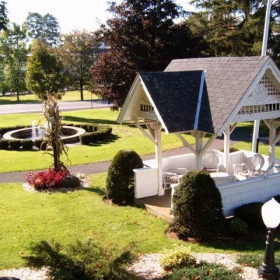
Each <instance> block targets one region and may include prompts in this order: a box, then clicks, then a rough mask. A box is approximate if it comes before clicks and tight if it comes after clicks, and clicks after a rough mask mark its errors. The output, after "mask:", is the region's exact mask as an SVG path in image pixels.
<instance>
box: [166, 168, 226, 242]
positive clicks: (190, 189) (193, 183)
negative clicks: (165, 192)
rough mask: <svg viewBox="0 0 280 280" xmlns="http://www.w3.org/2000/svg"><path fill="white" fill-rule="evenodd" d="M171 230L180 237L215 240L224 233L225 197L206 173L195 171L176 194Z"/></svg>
mask: <svg viewBox="0 0 280 280" xmlns="http://www.w3.org/2000/svg"><path fill="white" fill-rule="evenodd" d="M173 214H174V221H173V223H172V224H171V228H173V230H175V231H177V232H178V233H179V236H180V237H189V236H190V237H195V238H198V239H206V238H211V237H212V238H213V237H214V236H217V234H220V233H221V232H223V229H224V225H225V219H224V215H223V209H222V198H221V194H220V192H219V190H218V189H217V187H216V185H215V182H214V180H213V179H212V178H211V177H210V175H209V173H208V172H205V171H191V172H188V173H187V174H186V175H185V176H184V177H183V181H182V183H181V184H180V185H179V186H178V187H177V188H176V191H175V193H174V195H173Z"/></svg>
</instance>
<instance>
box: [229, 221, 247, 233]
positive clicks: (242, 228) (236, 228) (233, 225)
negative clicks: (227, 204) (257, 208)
mask: <svg viewBox="0 0 280 280" xmlns="http://www.w3.org/2000/svg"><path fill="white" fill-rule="evenodd" d="M229 229H230V232H231V233H233V234H237V235H241V236H242V235H243V236H244V235H248V234H249V230H248V225H247V224H246V223H245V222H244V221H242V220H241V219H240V218H233V219H232V220H231V221H230V222H229Z"/></svg>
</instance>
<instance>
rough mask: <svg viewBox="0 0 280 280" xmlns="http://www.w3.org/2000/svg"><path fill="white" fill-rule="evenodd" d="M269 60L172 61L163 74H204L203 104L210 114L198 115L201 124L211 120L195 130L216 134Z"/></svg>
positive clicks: (219, 58) (211, 59) (200, 59)
mask: <svg viewBox="0 0 280 280" xmlns="http://www.w3.org/2000/svg"><path fill="white" fill-rule="evenodd" d="M268 60H269V57H268V56H258V57H210V58H193V59H177V60H176V59H175V60H172V61H171V63H170V64H169V65H168V66H167V68H166V69H165V72H178V71H197V70H198V71H199V70H200V71H201V70H206V78H205V81H206V89H204V92H203V98H204V99H203V102H204V105H206V102H208V105H209V107H210V113H209V112H205V111H203V110H201V114H202V115H203V114H205V116H204V121H206V119H207V118H208V117H210V119H209V120H208V121H207V124H205V127H204V128H202V127H201V128H198V130H202V131H205V132H210V133H215V134H218V133H221V131H220V129H221V127H222V126H223V124H224V123H225V122H226V121H227V119H228V117H229V116H230V115H231V113H232V112H233V110H234V108H235V107H236V106H237V104H238V103H239V102H240V100H241V98H242V96H243V95H244V94H245V93H246V91H247V90H248V89H249V87H250V85H251V84H252V82H253V81H254V79H255V78H256V76H257V75H258V73H259V72H260V70H261V69H262V67H263V66H264V65H265V63H266V62H267V61H268ZM205 94H206V95H207V96H204V95H205ZM192 98H193V97H192ZM174 99H175V98H174ZM206 99H207V100H206ZM175 102H178V100H177V101H175ZM181 102H182V100H181ZM178 121H180V119H178ZM181 121H183V119H182V120H181ZM199 124H200V125H202V124H201V122H199Z"/></svg>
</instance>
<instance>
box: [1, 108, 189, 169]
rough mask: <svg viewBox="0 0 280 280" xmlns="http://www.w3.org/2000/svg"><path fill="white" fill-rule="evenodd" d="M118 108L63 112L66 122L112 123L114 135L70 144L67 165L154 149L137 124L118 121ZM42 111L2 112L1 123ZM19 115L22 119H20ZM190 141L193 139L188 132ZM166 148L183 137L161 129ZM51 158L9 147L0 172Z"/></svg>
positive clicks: (44, 164)
mask: <svg viewBox="0 0 280 280" xmlns="http://www.w3.org/2000/svg"><path fill="white" fill-rule="evenodd" d="M118 114H119V112H113V111H111V110H110V109H100V110H84V111H76V112H64V113H62V114H61V115H62V116H63V122H65V123H67V122H71V123H84V122H87V123H102V124H108V125H110V126H111V127H112V129H113V131H112V135H111V137H110V138H109V139H107V140H106V141H105V142H101V143H98V144H96V145H93V146H85V145H79V146H71V147H70V148H69V151H68V155H69V159H70V161H71V162H70V163H67V162H66V165H78V164H88V163H93V162H101V161H108V160H112V158H113V156H114V155H115V154H116V153H117V152H118V151H119V150H121V149H127V148H129V149H133V150H135V151H136V152H137V153H138V154H140V155H145V154H152V153H154V152H155V148H154V144H153V143H152V142H151V141H150V140H149V139H147V138H146V137H144V136H143V135H142V133H141V132H140V130H139V129H137V128H136V127H135V126H128V125H120V124H117V123H116V119H117V116H118ZM39 118H40V114H22V115H20V118H19V115H17V114H14V115H10V114H9V115H1V122H0V127H1V126H2V127H3V126H13V125H18V124H19V123H20V124H23V125H28V124H31V122H32V120H38V119H39ZM19 119H20V122H19ZM188 139H189V141H193V138H192V137H191V136H188ZM162 142H163V150H170V149H174V148H178V147H181V146H182V143H181V141H180V140H179V139H178V138H177V137H176V136H174V135H166V134H165V133H164V132H163V133H162ZM51 163H52V158H51V157H50V156H49V155H48V154H45V153H44V152H43V151H36V152H34V151H25V152H22V151H6V150H0V172H12V171H27V170H38V169H44V168H48V167H49V166H50V164H51Z"/></svg>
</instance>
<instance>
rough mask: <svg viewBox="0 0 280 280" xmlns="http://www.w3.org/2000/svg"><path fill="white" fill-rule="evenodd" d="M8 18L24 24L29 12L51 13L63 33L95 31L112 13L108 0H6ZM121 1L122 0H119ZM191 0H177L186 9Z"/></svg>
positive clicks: (188, 8)
mask: <svg viewBox="0 0 280 280" xmlns="http://www.w3.org/2000/svg"><path fill="white" fill-rule="evenodd" d="M5 2H6V7H7V10H8V18H9V20H10V21H11V22H16V23H17V24H22V23H23V22H24V21H25V19H26V17H27V15H28V13H29V12H32V13H39V14H41V15H42V16H43V15H45V14H47V13H49V14H51V15H53V16H54V17H55V18H56V19H57V20H58V22H59V26H60V28H61V30H60V31H61V33H69V32H71V31H72V30H75V29H76V30H83V29H85V30H87V31H95V30H97V29H98V28H99V26H100V23H105V22H106V19H108V18H110V17H111V14H110V13H108V12H106V9H107V8H108V7H109V5H108V3H107V2H108V0H5ZM116 2H117V3H120V2H121V0H117V1H116ZM189 2H190V0H176V3H177V4H179V5H181V6H183V8H184V9H186V10H190V9H193V8H192V7H191V6H190V5H189Z"/></svg>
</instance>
